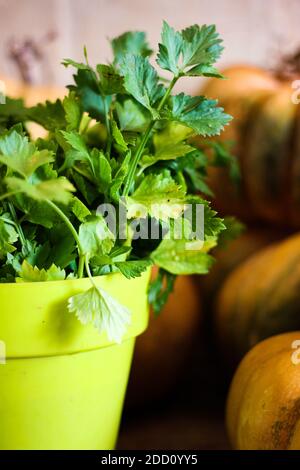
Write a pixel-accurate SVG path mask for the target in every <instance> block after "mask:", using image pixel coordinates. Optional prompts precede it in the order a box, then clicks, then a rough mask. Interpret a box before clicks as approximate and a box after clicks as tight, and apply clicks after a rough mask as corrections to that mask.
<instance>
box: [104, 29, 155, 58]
mask: <svg viewBox="0 0 300 470" xmlns="http://www.w3.org/2000/svg"><path fill="white" fill-rule="evenodd" d="M111 46H112V50H113V53H114V57H115V62H116V63H118V62H121V61H122V60H123V57H124V54H128V53H129V54H134V55H139V56H142V57H147V56H149V55H150V54H151V53H152V50H151V49H150V47H149V45H148V43H147V41H146V35H145V33H144V32H141V31H128V32H126V33H124V34H122V35H121V36H118V37H116V38H114V39H113V40H112V41H111Z"/></svg>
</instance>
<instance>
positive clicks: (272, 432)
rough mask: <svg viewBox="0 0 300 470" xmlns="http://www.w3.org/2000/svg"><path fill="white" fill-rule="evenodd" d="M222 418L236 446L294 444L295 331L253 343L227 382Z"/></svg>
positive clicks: (298, 386) (297, 417) (299, 355)
mask: <svg viewBox="0 0 300 470" xmlns="http://www.w3.org/2000/svg"><path fill="white" fill-rule="evenodd" d="M226 421H227V429H228V434H229V439H230V442H231V445H232V447H233V448H235V449H240V450H300V331H297V332H294V333H285V334H282V335H278V336H274V337H272V338H269V339H267V340H265V341H263V342H261V343H259V344H258V345H257V346H255V348H253V349H252V350H251V351H250V352H249V353H248V354H247V356H246V357H245V358H244V359H243V361H242V362H241V364H240V366H239V368H238V370H237V372H236V374H235V376H234V378H233V381H232V384H231V387H230V391H229V395H228V401H227V409H226Z"/></svg>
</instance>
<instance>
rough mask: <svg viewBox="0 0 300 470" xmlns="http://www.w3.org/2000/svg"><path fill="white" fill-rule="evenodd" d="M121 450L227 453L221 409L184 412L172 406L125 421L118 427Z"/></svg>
mask: <svg viewBox="0 0 300 470" xmlns="http://www.w3.org/2000/svg"><path fill="white" fill-rule="evenodd" d="M118 449H120V450H184V449H186V450H226V449H229V444H228V441H227V436H226V432H225V427H224V420H223V412H222V410H215V409H213V407H212V408H211V409H209V410H207V409H206V410H204V409H201V407H199V408H198V409H197V408H196V407H195V408H194V409H184V408H182V407H180V406H175V405H173V406H172V407H171V408H169V409H166V410H164V411H163V410H160V411H158V412H154V411H152V412H151V413H149V414H144V415H142V416H139V417H134V418H128V417H127V418H126V419H125V420H124V421H123V423H122V427H121V432H120V437H119V442H118Z"/></svg>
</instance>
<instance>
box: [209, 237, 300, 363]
mask: <svg viewBox="0 0 300 470" xmlns="http://www.w3.org/2000/svg"><path fill="white" fill-rule="evenodd" d="M299 282H300V235H299V234H297V235H294V236H292V237H289V238H288V239H286V240H284V241H283V242H279V243H276V244H274V245H271V246H270V247H268V248H266V249H264V250H262V251H261V252H259V253H257V254H256V255H254V256H252V257H250V258H249V259H248V260H246V261H245V262H244V263H242V264H241V265H240V266H239V267H238V268H237V269H235V270H234V271H233V272H232V273H231V274H230V275H229V276H228V278H227V279H226V281H225V282H224V285H223V287H222V289H221V290H220V292H219V295H218V298H217V302H216V320H215V323H216V331H217V336H218V338H219V344H220V346H221V350H222V351H223V352H224V356H226V357H227V359H228V362H229V363H232V364H237V363H238V362H239V360H240V359H241V358H242V357H243V356H244V354H245V353H246V352H247V351H248V350H249V349H250V348H251V347H252V346H254V345H255V344H256V343H258V342H259V341H261V340H263V339H265V338H268V337H269V336H272V335H275V334H279V333H284V332H286V331H293V330H298V329H300V315H299V305H300V289H299Z"/></svg>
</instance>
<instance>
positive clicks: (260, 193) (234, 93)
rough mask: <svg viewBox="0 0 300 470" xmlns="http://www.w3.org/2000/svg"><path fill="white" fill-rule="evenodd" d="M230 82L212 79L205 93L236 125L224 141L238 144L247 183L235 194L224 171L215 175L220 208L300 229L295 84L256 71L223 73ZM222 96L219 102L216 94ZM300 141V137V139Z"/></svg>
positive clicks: (236, 149) (212, 176)
mask: <svg viewBox="0 0 300 470" xmlns="http://www.w3.org/2000/svg"><path fill="white" fill-rule="evenodd" d="M223 73H224V75H225V76H227V77H228V79H227V80H219V81H217V80H216V79H211V80H210V81H208V83H207V84H206V85H205V86H204V88H203V90H202V91H203V93H204V94H206V95H208V96H211V97H218V98H219V102H220V104H221V105H222V106H224V108H225V109H226V112H228V113H229V114H232V115H233V117H234V120H233V122H232V123H231V125H230V126H228V127H227V128H226V130H225V132H224V133H222V136H221V139H223V140H233V141H235V146H234V148H233V153H235V154H236V155H237V157H238V159H239V162H240V166H241V172H242V183H241V185H240V187H239V188H234V187H233V185H232V182H230V180H229V176H228V172H227V171H226V170H224V169H216V168H214V169H213V170H211V171H210V183H211V185H212V187H213V189H214V191H215V194H216V206H217V208H219V210H221V212H223V213H226V214H236V215H238V216H240V217H241V218H243V219H244V220H264V221H267V222H271V223H275V224H277V225H281V226H287V225H290V226H298V227H299V226H300V216H299V215H298V213H299V212H300V198H299V190H298V189H297V188H298V186H299V173H300V171H299V168H298V167H299V166H300V164H299V163H298V164H297V165H296V166H297V168H295V164H294V161H298V160H299V158H300V156H299V155H298V154H299V150H300V149H299V146H298V148H297V145H296V144H295V143H296V141H297V132H296V127H297V119H298V116H297V106H296V105H295V104H294V103H293V102H292V99H291V97H292V94H293V93H294V90H293V88H292V80H291V79H289V80H279V79H277V78H276V77H275V76H273V75H272V74H270V73H269V72H267V71H265V70H262V69H258V68H255V67H247V66H240V67H238V66H237V67H231V68H229V69H227V70H224V72H223ZM216 93H218V96H217V94H216ZM298 139H299V137H298Z"/></svg>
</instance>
